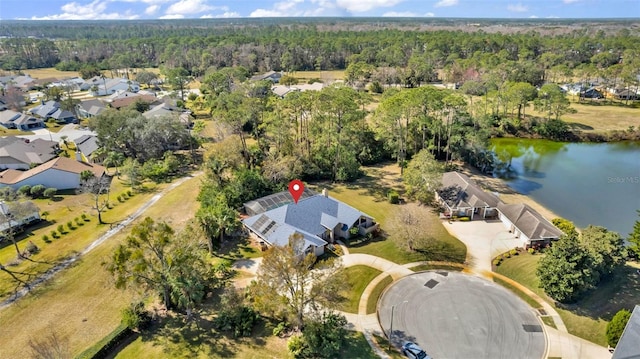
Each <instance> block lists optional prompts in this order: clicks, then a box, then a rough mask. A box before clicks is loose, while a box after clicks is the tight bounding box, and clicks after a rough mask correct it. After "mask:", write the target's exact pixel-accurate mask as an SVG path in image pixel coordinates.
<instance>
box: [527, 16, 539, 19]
mask: <svg viewBox="0 0 640 359" xmlns="http://www.w3.org/2000/svg"><path fill="white" fill-rule="evenodd" d="M537 18H538V17H537V16H535V15H531V16H529V19H537Z"/></svg>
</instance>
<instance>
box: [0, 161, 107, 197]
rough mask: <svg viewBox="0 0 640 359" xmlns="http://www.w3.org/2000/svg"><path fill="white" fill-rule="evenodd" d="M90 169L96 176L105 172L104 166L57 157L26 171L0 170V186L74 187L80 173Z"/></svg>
mask: <svg viewBox="0 0 640 359" xmlns="http://www.w3.org/2000/svg"><path fill="white" fill-rule="evenodd" d="M83 171H90V172H91V173H93V175H94V176H96V177H102V176H103V175H104V174H105V168H104V167H102V166H100V165H97V164H93V163H86V162H81V161H77V160H73V159H70V158H66V157H58V158H55V159H53V160H51V161H49V162H47V163H44V164H42V165H40V166H37V167H34V168H32V169H30V170H28V171H17V170H14V169H8V170H5V171H2V172H0V187H5V186H8V187H11V188H13V189H19V188H20V187H22V186H24V185H29V186H35V185H43V186H45V187H47V188H56V189H76V188H79V187H80V174H81V173H82V172H83Z"/></svg>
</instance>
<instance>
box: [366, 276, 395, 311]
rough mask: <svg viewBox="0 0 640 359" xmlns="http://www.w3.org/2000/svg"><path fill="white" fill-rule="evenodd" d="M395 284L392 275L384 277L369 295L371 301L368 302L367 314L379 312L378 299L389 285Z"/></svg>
mask: <svg viewBox="0 0 640 359" xmlns="http://www.w3.org/2000/svg"><path fill="white" fill-rule="evenodd" d="M391 283H393V278H391V276H390V275H388V276H386V277H384V279H383V280H381V281H380V282H379V283H378V284H377V285H376V287H375V288H373V290H372V291H371V294H370V295H369V299H368V300H367V314H373V313H375V312H376V310H378V299H380V296H381V295H382V292H383V291H384V290H385V288H387V287H388V286H389V284H391Z"/></svg>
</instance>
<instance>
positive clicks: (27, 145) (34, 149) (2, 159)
mask: <svg viewBox="0 0 640 359" xmlns="http://www.w3.org/2000/svg"><path fill="white" fill-rule="evenodd" d="M58 149H59V144H58V142H56V141H47V140H41V139H37V140H33V141H29V140H24V139H22V138H18V137H3V138H0V169H3V170H4V169H16V170H28V169H29V168H31V167H32V165H35V164H42V163H45V162H47V161H49V160H51V159H53V158H55V157H56V153H57V152H58Z"/></svg>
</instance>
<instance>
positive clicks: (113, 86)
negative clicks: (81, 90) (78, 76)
mask: <svg viewBox="0 0 640 359" xmlns="http://www.w3.org/2000/svg"><path fill="white" fill-rule="evenodd" d="M99 79H100V80H96V81H93V79H91V81H93V82H94V85H95V86H96V91H92V93H91V94H92V95H93V96H106V95H112V94H114V93H116V92H118V91H128V92H138V91H140V84H139V83H138V82H136V81H133V80H127V79H126V78H118V79H107V78H104V79H103V78H101V77H100V78H99ZM92 87H93V85H92Z"/></svg>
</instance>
